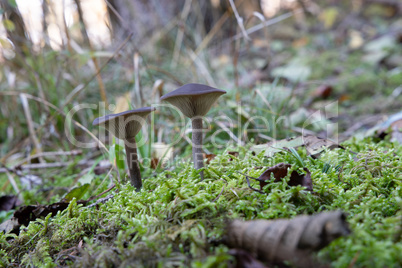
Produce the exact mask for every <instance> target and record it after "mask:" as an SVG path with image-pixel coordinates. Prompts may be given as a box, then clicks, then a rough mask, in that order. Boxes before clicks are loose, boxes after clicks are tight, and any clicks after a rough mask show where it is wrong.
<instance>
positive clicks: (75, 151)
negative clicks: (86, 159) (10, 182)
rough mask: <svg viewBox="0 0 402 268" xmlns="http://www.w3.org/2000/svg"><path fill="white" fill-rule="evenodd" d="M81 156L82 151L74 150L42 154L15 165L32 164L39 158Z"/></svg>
mask: <svg viewBox="0 0 402 268" xmlns="http://www.w3.org/2000/svg"><path fill="white" fill-rule="evenodd" d="M46 107H47V106H46ZM79 154H82V151H81V150H73V151H68V152H42V153H38V154H34V155H30V156H28V157H27V158H25V159H24V160H22V161H20V162H18V163H17V164H15V166H21V165H22V164H24V163H25V162H28V163H29V162H31V160H32V159H35V158H39V157H49V156H59V155H79Z"/></svg>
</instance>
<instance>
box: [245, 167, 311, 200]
mask: <svg viewBox="0 0 402 268" xmlns="http://www.w3.org/2000/svg"><path fill="white" fill-rule="evenodd" d="M291 167H292V165H290V164H286V163H279V164H277V165H275V166H273V167H270V168H268V169H267V170H265V171H264V172H263V173H262V174H261V175H260V176H259V177H258V178H253V177H250V176H248V175H245V174H243V175H244V176H246V178H247V183H248V185H249V187H250V188H251V189H253V190H256V191H258V192H261V193H264V192H263V191H262V188H263V187H264V186H265V185H267V184H268V183H269V181H270V180H271V177H273V178H274V181H273V182H279V181H281V180H282V179H283V178H285V177H286V176H287V175H288V169H289V168H291ZM304 171H305V172H306V174H305V175H303V174H302V175H300V174H299V173H298V172H297V171H296V170H294V171H293V172H292V173H291V174H290V179H289V181H288V185H289V186H297V185H301V186H304V187H306V189H307V190H308V191H313V182H312V180H311V173H310V171H309V170H308V169H307V168H304ZM271 175H272V176H271ZM248 178H251V179H254V180H257V181H259V183H260V190H258V189H255V188H253V187H251V186H250V182H249V181H248Z"/></svg>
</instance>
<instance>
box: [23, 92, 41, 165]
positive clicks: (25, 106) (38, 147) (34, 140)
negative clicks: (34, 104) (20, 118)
mask: <svg viewBox="0 0 402 268" xmlns="http://www.w3.org/2000/svg"><path fill="white" fill-rule="evenodd" d="M20 99H21V104H22V108H23V109H24V113H25V118H26V120H27V125H28V130H29V135H30V137H31V140H32V143H33V144H34V146H35V149H36V152H37V153H41V152H42V148H41V144H40V142H39V139H38V137H37V136H36V133H35V129H34V126H33V124H32V122H33V120H32V115H31V112H30V110H29V104H28V100H27V98H26V96H25V94H20ZM38 159H39V162H41V163H43V162H44V161H43V158H42V157H38Z"/></svg>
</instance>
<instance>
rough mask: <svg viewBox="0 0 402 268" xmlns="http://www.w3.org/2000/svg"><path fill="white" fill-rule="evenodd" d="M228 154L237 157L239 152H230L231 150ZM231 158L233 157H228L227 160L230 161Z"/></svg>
mask: <svg viewBox="0 0 402 268" xmlns="http://www.w3.org/2000/svg"><path fill="white" fill-rule="evenodd" d="M228 154H229V155H232V156H234V157H239V152H234V151H233V152H232V151H229V152H228ZM232 160H233V158H230V160H229V161H232Z"/></svg>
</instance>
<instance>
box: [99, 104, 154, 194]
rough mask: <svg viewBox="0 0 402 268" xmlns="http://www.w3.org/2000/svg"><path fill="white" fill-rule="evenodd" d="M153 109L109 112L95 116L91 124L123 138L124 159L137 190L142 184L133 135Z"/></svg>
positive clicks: (138, 130)
mask: <svg viewBox="0 0 402 268" xmlns="http://www.w3.org/2000/svg"><path fill="white" fill-rule="evenodd" d="M153 111H155V108H153V107H144V108H140V109H136V110H130V111H125V112H122V113H118V114H109V115H106V116H103V117H99V118H96V119H95V120H94V122H93V123H92V125H94V126H102V127H104V128H105V129H106V130H107V131H109V132H110V133H112V134H113V135H114V136H115V137H116V138H119V139H122V140H124V145H125V148H126V160H127V165H128V169H129V171H130V181H131V184H132V185H133V186H134V187H135V188H136V191H139V190H140V189H141V186H142V181H141V173H140V166H139V164H138V155H137V144H136V142H135V136H136V135H137V134H138V132H140V130H141V127H142V125H143V123H144V122H145V117H146V116H148V115H149V114H150V113H151V112H153Z"/></svg>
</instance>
